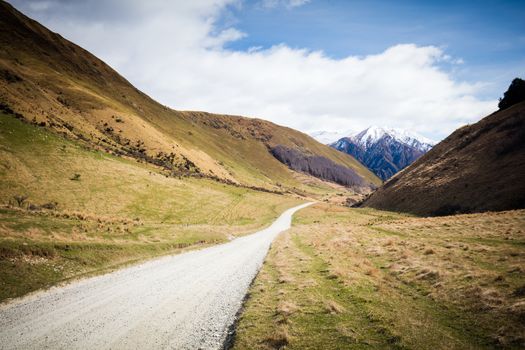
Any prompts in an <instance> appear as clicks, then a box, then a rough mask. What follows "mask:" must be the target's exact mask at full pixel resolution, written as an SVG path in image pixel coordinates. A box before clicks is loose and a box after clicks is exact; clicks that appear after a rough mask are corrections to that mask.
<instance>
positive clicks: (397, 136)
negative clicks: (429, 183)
mask: <svg viewBox="0 0 525 350" xmlns="http://www.w3.org/2000/svg"><path fill="white" fill-rule="evenodd" d="M331 146H332V147H333V148H335V149H337V150H338V151H341V152H344V153H347V154H349V155H351V156H352V157H354V158H356V159H357V160H359V161H360V162H361V163H362V164H364V165H366V166H367V167H368V169H370V170H372V172H373V173H374V174H376V175H377V176H378V177H380V178H381V179H383V180H386V179H388V178H390V177H391V176H392V175H394V174H395V173H397V172H399V171H400V170H401V169H404V168H405V167H407V166H408V165H410V164H412V163H413V162H414V161H415V160H417V159H418V158H419V157H421V156H422V155H423V154H425V153H426V152H427V151H428V150H429V149H430V148H432V141H430V140H427V139H425V138H423V137H421V136H419V135H415V134H412V133H410V132H408V131H406V130H399V129H385V128H380V127H369V128H367V129H365V130H363V131H361V132H359V133H357V134H355V135H353V136H350V137H344V138H342V139H340V140H338V141H337V142H334V143H333V144H331Z"/></svg>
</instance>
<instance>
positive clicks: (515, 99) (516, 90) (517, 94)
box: [498, 78, 525, 109]
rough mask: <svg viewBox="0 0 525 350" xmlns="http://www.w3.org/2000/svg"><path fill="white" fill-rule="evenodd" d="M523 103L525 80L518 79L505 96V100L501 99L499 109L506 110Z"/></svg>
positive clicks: (524, 98)
mask: <svg viewBox="0 0 525 350" xmlns="http://www.w3.org/2000/svg"><path fill="white" fill-rule="evenodd" d="M521 101H525V80H523V79H520V78H516V79H514V80H513V81H512V83H511V84H510V86H509V89H508V90H507V91H505V93H504V94H503V98H500V100H499V104H498V107H499V109H506V108H509V107H510V106H513V105H515V104H516V103H520V102H521Z"/></svg>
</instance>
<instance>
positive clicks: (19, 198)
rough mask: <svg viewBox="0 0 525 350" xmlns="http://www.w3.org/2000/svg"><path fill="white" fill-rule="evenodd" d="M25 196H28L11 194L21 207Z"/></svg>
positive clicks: (25, 198)
mask: <svg viewBox="0 0 525 350" xmlns="http://www.w3.org/2000/svg"><path fill="white" fill-rule="evenodd" d="M27 198H28V196H25V195H16V196H13V199H14V200H15V202H16V204H18V206H19V207H22V205H23V204H24V202H25V201H26V200H27Z"/></svg>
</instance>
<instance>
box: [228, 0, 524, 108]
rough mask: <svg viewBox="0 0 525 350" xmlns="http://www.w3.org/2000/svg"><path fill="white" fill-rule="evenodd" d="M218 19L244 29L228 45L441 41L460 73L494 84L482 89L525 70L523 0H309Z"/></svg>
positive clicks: (347, 51) (490, 93) (355, 48)
mask: <svg viewBox="0 0 525 350" xmlns="http://www.w3.org/2000/svg"><path fill="white" fill-rule="evenodd" d="M230 11H231V14H230V15H229V16H225V18H224V19H223V20H224V21H225V22H227V23H229V22H231V21H234V22H235V27H236V28H238V29H239V30H241V31H243V32H245V33H247V34H248V35H247V36H246V37H244V38H242V39H240V40H238V41H235V42H232V43H230V44H229V45H228V47H230V48H231V49H235V50H247V49H249V48H250V47H258V46H261V47H263V48H268V47H271V46H273V45H275V44H279V43H285V44H287V45H289V46H291V47H297V48H309V49H312V50H322V51H324V52H325V53H326V54H327V55H328V56H331V57H334V58H343V57H345V56H348V55H370V54H375V53H377V52H380V51H382V50H384V49H386V48H388V47H390V46H393V45H396V44H399V43H414V44H416V45H421V46H426V45H433V46H438V47H442V48H444V49H445V50H446V52H447V54H449V55H451V56H453V57H456V58H458V59H459V58H461V59H462V60H463V61H464V64H463V65H462V66H461V67H456V68H455V70H454V74H456V75H457V76H458V78H460V79H466V80H472V81H477V80H480V79H481V80H485V81H487V82H489V83H493V84H494V85H493V86H492V87H490V88H488V89H486V90H485V91H483V92H481V93H480V96H482V97H485V98H495V97H499V96H500V95H501V93H502V91H503V89H505V88H506V87H507V86H508V84H509V82H510V80H511V79H512V78H514V77H515V76H518V75H519V76H522V77H523V74H524V73H525V1H523V0H521V1H501V0H500V1H486V0H479V1H450V0H442V1H406V0H404V1H403V0H401V1H377V0H367V1H351V0H346V1H343V0H332V1H330V0H325V1H315V0H313V1H310V2H308V3H305V4H304V5H302V6H299V7H293V8H289V7H286V6H285V5H284V6H274V7H264V6H261V3H260V2H258V1H250V2H247V3H244V5H243V6H241V7H240V8H235V7H232V8H231V9H230Z"/></svg>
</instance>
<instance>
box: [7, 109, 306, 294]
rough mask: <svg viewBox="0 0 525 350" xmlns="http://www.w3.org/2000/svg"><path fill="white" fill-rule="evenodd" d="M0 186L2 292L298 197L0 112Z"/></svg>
mask: <svg viewBox="0 0 525 350" xmlns="http://www.w3.org/2000/svg"><path fill="white" fill-rule="evenodd" d="M0 188H1V189H2V190H1V191H0V206H1V207H0V300H3V299H5V298H7V297H14V296H19V295H22V294H25V293H27V292H29V291H32V290H35V289H38V288H41V287H45V286H49V285H52V284H55V283H57V282H59V281H62V280H64V279H67V278H70V277H74V276H78V275H80V274H83V273H87V272H91V271H95V270H98V269H103V268H108V267H111V266H116V265H118V264H122V263H126V262H130V261H134V260H137V259H143V258H147V257H152V256H156V255H160V254H167V253H173V252H177V251H179V250H181V249H187V248H191V247H199V246H203V245H208V244H215V243H219V242H225V241H227V240H228V239H230V238H232V237H234V236H236V235H242V234H247V233H250V232H253V231H256V230H257V229H259V228H261V227H263V226H265V225H267V224H269V223H270V222H271V221H273V220H274V219H275V218H276V217H277V216H278V215H279V214H280V213H281V212H282V211H284V210H285V209H286V208H289V207H291V206H293V205H295V204H298V203H300V202H301V200H300V199H297V198H295V197H292V196H284V195H277V194H273V193H267V192H261V191H255V190H251V189H247V188H242V187H238V186H232V185H227V184H223V183H220V182H217V181H213V180H209V179H197V178H185V177H183V178H174V177H169V176H166V175H164V174H162V173H161V172H160V170H159V168H158V167H154V166H152V165H150V164H148V163H139V162H137V161H136V160H134V159H124V158H122V157H116V156H113V155H110V154H107V153H104V152H101V151H96V150H92V149H90V148H87V147H86V146H85V145H82V144H80V143H78V142H74V141H68V140H65V139H64V138H62V137H60V136H58V135H55V134H53V133H51V132H50V131H48V130H47V129H45V128H43V127H37V126H34V125H31V124H29V123H27V122H23V121H21V120H18V119H16V118H14V117H13V116H12V115H6V114H1V113H0ZM23 198H25V200H23V201H22V199H23ZM17 200H19V201H21V202H22V203H21V204H19V203H18V202H17Z"/></svg>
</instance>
